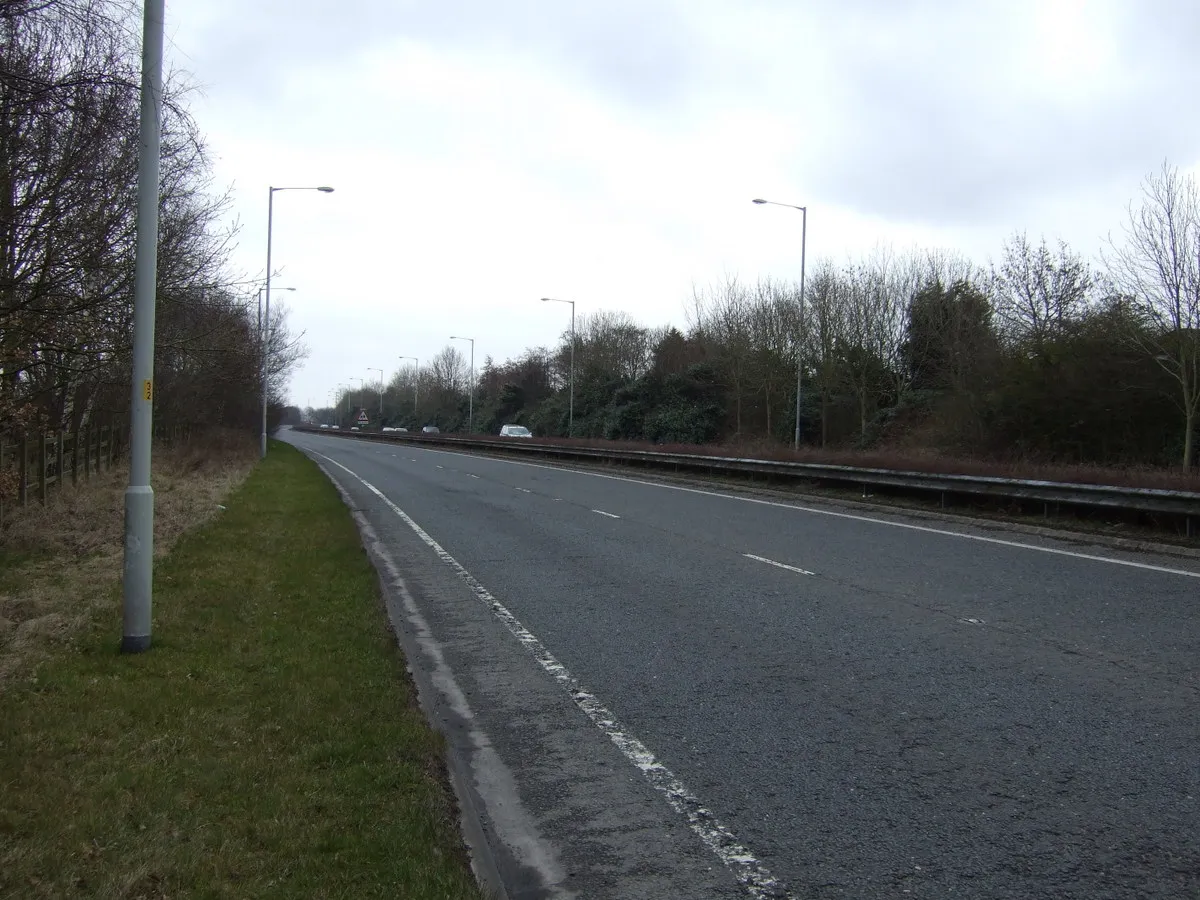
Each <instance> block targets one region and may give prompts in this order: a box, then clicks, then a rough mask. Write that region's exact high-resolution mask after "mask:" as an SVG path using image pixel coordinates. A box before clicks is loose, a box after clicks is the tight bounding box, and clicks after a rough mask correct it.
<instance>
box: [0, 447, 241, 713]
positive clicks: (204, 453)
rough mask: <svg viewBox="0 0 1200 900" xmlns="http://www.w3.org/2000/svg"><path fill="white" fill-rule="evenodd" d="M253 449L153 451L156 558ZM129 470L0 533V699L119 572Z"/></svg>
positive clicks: (214, 501)
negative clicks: (14, 678)
mask: <svg viewBox="0 0 1200 900" xmlns="http://www.w3.org/2000/svg"><path fill="white" fill-rule="evenodd" d="M255 450H256V446H255V443H254V441H253V440H250V439H247V438H245V437H244V436H241V435H237V434H232V433H228V432H220V431H218V432H212V433H209V434H207V435H203V436H200V437H197V438H195V439H193V440H192V441H191V442H190V443H188V444H186V445H180V446H176V447H169V448H156V451H155V454H154V456H153V467H154V474H153V479H152V483H153V486H154V509H155V516H154V551H155V556H157V557H161V556H162V555H164V554H166V553H167V552H168V551H169V550H170V549H171V547H172V546H174V544H175V542H176V540H177V539H178V538H179V536H180V535H181V534H183V533H184V532H185V531H187V530H189V529H191V528H194V527H195V526H197V525H200V524H203V523H204V522H206V521H208V520H209V519H210V518H212V517H213V516H214V515H215V514H216V513H217V512H218V511H219V509H220V507H219V504H220V502H221V500H222V498H224V497H225V496H227V495H228V494H229V492H230V491H231V490H232V489H233V488H234V487H236V486H237V485H238V484H240V483H241V482H242V480H243V479H245V477H246V475H247V473H249V471H250V469H251V467H252V466H253V465H254V462H255V459H256V455H255ZM128 480H129V469H128V466H127V465H125V464H124V463H122V464H121V465H114V466H113V468H112V469H110V470H109V471H107V472H102V473H101V474H100V475H99V476H93V477H92V479H91V480H90V481H87V482H81V483H80V484H79V485H78V486H71V485H65V486H64V487H63V488H62V490H61V491H54V492H52V494H51V497H50V502H49V503H48V504H47V505H46V506H45V507H43V506H41V504H38V503H34V504H31V505H30V506H27V507H25V508H24V509H16V510H14V511H13V513H12V514H11V515H10V516H8V518H7V520H6V522H5V525H4V528H3V530H2V531H0V691H3V690H4V686H5V684H6V683H7V681H8V679H9V678H10V677H12V676H13V675H14V674H15V673H18V672H22V671H27V670H29V669H30V667H31V666H33V665H34V664H36V662H37V661H38V660H39V659H41V658H43V657H44V655H45V654H46V653H47V652H48V651H49V650H50V649H51V648H52V647H54V646H55V645H61V644H63V643H68V642H70V641H71V639H72V637H73V636H74V635H75V634H77V633H78V632H79V630H80V628H81V627H82V626H83V625H84V623H86V622H87V621H88V620H89V619H90V618H91V617H92V615H93V614H94V613H95V611H96V608H97V606H98V605H99V604H101V603H108V602H111V586H112V583H113V582H114V580H116V579H117V578H119V576H120V573H121V563H122V548H123V541H122V538H123V530H124V515H125V487H126V485H127V484H128Z"/></svg>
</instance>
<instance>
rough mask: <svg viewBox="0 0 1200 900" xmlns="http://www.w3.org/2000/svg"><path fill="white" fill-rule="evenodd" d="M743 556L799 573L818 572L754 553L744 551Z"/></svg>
mask: <svg viewBox="0 0 1200 900" xmlns="http://www.w3.org/2000/svg"><path fill="white" fill-rule="evenodd" d="M742 556H744V557H746V559H752V560H754V561H755V562H760V563H766V564H767V565H768V566H775V567H776V568H779V569H787V570H788V571H789V572H795V573H796V574H798V575H816V574H817V573H816V572H810V571H808V569H800V568H797V567H796V566H789V565H788V564H787V563H781V562H775V560H773V559H767V558H766V557H765V556H755V555H754V554H753V553H743V554H742Z"/></svg>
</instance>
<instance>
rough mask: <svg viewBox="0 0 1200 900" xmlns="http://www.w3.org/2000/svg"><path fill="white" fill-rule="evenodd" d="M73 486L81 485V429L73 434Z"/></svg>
mask: <svg viewBox="0 0 1200 900" xmlns="http://www.w3.org/2000/svg"><path fill="white" fill-rule="evenodd" d="M71 484H79V429H78V428H76V429H75V431H74V432H72V433H71Z"/></svg>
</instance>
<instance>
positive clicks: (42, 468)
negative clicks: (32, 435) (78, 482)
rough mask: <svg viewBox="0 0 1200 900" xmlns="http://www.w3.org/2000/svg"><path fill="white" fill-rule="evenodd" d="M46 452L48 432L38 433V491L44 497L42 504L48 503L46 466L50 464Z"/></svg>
mask: <svg viewBox="0 0 1200 900" xmlns="http://www.w3.org/2000/svg"><path fill="white" fill-rule="evenodd" d="M46 457H47V453H46V433H45V432H42V433H41V434H40V435H38V493H39V494H40V495H41V497H42V506H45V505H46V468H47V467H48V466H49V464H50V460H48V459H47V458H46Z"/></svg>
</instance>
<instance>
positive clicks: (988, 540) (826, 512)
mask: <svg viewBox="0 0 1200 900" xmlns="http://www.w3.org/2000/svg"><path fill="white" fill-rule="evenodd" d="M428 452H429V453H448V454H450V455H452V456H468V457H471V458H473V459H479V458H480V457H479V456H478V455H477V454H471V453H462V452H459V451H455V450H430V451H428ZM487 458H488V459H491V460H492V461H493V462H499V463H507V464H508V465H512V466H528V467H529V468H531V469H547V470H549V471H551V472H570V473H571V474H573V475H586V476H588V477H590V478H607V479H611V480H612V481H625V482H628V483H629V484H640V485H645V486H646V487H656V488H664V489H666V490H669V491H680V492H682V493H685V494H699V495H700V496H702V497H720V498H722V499H725V500H737V501H739V502H741V503H754V504H757V505H759V506H774V507H778V508H779V509H792V510H795V511H796V512H804V513H811V514H813V515H816V516H832V517H833V518H835V519H850V520H851V521H855V522H869V523H871V524H872V525H887V526H890V527H892V528H904V529H907V530H909V531H920V532H924V533H925V534H937V535H942V536H944V537H953V538H961V539H962V540H964V541H979V542H981V543H984V544H998V545H1000V546H1001V547H1015V548H1017V549H1018V550H1033V551H1035V552H1037V553H1052V554H1054V555H1056V556H1073V557H1075V558H1076V559H1087V560H1091V561H1092V562H1102V563H1108V564H1110V565H1114V566H1127V567H1128V568H1131V569H1145V570H1147V571H1150V572H1161V573H1162V574H1164V575H1182V576H1184V577H1185V578H1200V572H1192V571H1189V570H1187V569H1172V568H1170V567H1169V566H1156V565H1154V564H1152V563H1142V562H1135V561H1134V560H1131V559H1116V558H1115V557H1111V556H1097V555H1096V554H1094V553H1080V552H1078V551H1076V550H1062V549H1059V548H1058V547H1039V546H1038V545H1037V544H1026V543H1023V542H1021V541H1006V540H1004V539H1003V538H995V537H988V536H986V535H982V534H966V533H964V532H961V531H950V530H949V529H946V528H932V527H930V526H928V525H913V524H912V523H911V522H893V521H891V520H889V519H877V518H875V517H874V516H861V515H856V514H855V513H844V512H835V511H834V510H832V509H817V508H815V507H812V506H801V505H800V504H798V503H781V502H779V501H778V500H763V499H761V498H758V497H739V496H738V495H737V494H722V493H720V492H719V491H706V490H704V489H703V488H690V487H684V486H682V485H678V484H662V483H661V482H657V481H643V480H642V479H640V478H626V477H624V476H622V475H605V474H604V473H602V472H585V471H583V470H581V469H572V468H569V467H567V466H547V465H543V464H541V463H531V462H523V461H522V460H517V459H500V458H498V457H487Z"/></svg>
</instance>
